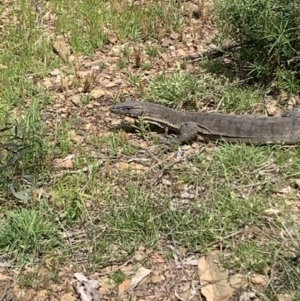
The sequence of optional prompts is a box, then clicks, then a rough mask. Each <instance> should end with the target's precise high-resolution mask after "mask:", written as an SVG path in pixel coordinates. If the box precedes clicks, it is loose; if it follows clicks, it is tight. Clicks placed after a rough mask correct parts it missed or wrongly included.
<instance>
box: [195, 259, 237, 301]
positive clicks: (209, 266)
mask: <svg viewBox="0 0 300 301" xmlns="http://www.w3.org/2000/svg"><path fill="white" fill-rule="evenodd" d="M198 269H199V278H200V283H201V293H202V294H203V295H204V296H205V298H206V300H207V301H227V300H229V299H230V298H231V296H232V295H233V293H234V290H233V289H232V287H231V286H230V283H229V281H228V274H227V271H226V270H225V269H224V267H223V266H222V265H221V264H220V262H219V257H218V254H217V253H212V254H210V255H208V256H206V257H201V258H200V259H199V262H198Z"/></svg>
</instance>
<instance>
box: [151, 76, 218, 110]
mask: <svg viewBox="0 0 300 301" xmlns="http://www.w3.org/2000/svg"><path fill="white" fill-rule="evenodd" d="M213 82H214V80H212V78H210V77H204V78H203V79H201V81H199V80H198V78H197V77H196V76H195V75H192V74H190V73H188V72H185V71H178V72H176V73H174V74H172V75H166V74H160V75H157V76H155V77H154V78H153V79H152V80H151V82H150V83H149V85H148V93H149V94H150V95H151V98H153V100H155V101H156V102H158V103H160V104H164V105H169V106H173V107H177V106H179V105H180V104H181V105H182V104H184V105H189V104H193V103H194V102H195V101H196V99H197V98H199V97H201V96H203V95H204V94H205V92H208V91H209V89H210V87H212V86H213V85H214V84H213Z"/></svg>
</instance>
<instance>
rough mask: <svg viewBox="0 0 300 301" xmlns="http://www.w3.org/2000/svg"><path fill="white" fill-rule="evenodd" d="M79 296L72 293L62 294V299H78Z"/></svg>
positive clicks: (71, 300) (65, 300) (70, 300)
mask: <svg viewBox="0 0 300 301" xmlns="http://www.w3.org/2000/svg"><path fill="white" fill-rule="evenodd" d="M76 300H77V298H76V297H75V296H74V295H73V294H72V293H67V294H64V295H62V296H61V298H60V301H76Z"/></svg>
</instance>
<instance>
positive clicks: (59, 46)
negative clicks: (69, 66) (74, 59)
mask: <svg viewBox="0 0 300 301" xmlns="http://www.w3.org/2000/svg"><path fill="white" fill-rule="evenodd" d="M53 48H54V50H55V51H56V52H57V53H58V55H59V56H60V57H61V58H62V59H63V60H64V61H65V62H68V56H69V55H70V46H69V45H68V44H67V43H66V41H65V38H64V37H63V36H57V37H56V40H55V41H54V42H53Z"/></svg>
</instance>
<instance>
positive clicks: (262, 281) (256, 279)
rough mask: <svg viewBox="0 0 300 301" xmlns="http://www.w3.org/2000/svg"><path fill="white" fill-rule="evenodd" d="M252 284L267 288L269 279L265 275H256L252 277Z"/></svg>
mask: <svg viewBox="0 0 300 301" xmlns="http://www.w3.org/2000/svg"><path fill="white" fill-rule="evenodd" d="M251 282H252V283H253V284H259V285H262V286H266V285H267V283H268V282H267V279H266V277H265V276H264V275H259V274H254V275H253V276H252V277H251Z"/></svg>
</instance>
